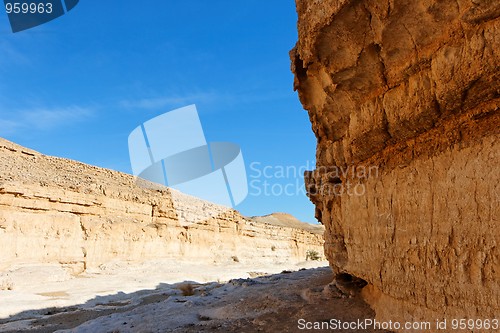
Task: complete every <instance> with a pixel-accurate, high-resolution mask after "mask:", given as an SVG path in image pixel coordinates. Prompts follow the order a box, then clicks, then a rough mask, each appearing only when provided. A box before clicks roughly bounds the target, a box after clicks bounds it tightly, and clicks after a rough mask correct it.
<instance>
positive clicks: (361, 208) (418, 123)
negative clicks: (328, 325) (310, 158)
mask: <svg viewBox="0 0 500 333" xmlns="http://www.w3.org/2000/svg"><path fill="white" fill-rule="evenodd" d="M296 4H297V12H298V16H299V20H298V31H299V41H298V43H297V45H296V47H295V48H294V49H293V50H292V51H291V53H290V54H291V60H292V70H293V72H294V74H295V83H294V85H295V89H296V90H298V93H299V97H300V100H301V102H302V104H303V106H304V108H305V109H306V110H307V111H308V113H309V116H310V120H311V123H312V129H313V131H314V133H315V135H316V137H317V156H316V159H317V165H316V170H314V171H312V172H307V173H306V175H305V177H306V186H307V188H308V192H309V197H310V199H311V200H312V201H313V202H314V204H315V205H316V217H317V219H318V220H320V221H321V222H322V223H323V224H324V225H325V227H326V233H325V253H326V256H327V258H328V260H329V262H330V264H331V267H332V268H333V269H334V271H335V273H337V274H338V276H342V277H344V278H345V277H346V276H349V277H350V278H354V279H361V280H364V281H365V282H367V286H366V287H365V288H364V289H363V290H362V294H363V295H364V296H365V298H366V300H367V301H368V302H369V303H370V304H371V306H372V307H373V308H374V310H375V311H376V313H377V319H378V320H393V321H395V320H399V321H402V322H404V321H407V320H422V321H425V320H428V321H435V319H438V318H449V319H452V318H457V319H461V318H466V319H467V318H483V319H488V318H489V319H491V318H495V317H496V318H500V247H499V245H500V222H499V216H500V209H499V202H500V200H499V199H500V167H499V162H500V156H499V155H500V144H499V143H500V140H499V137H500V135H499V134H500V114H499V110H498V109H499V106H500V99H499V97H500V83H499V78H500V72H499V68H500V17H499V16H500V2H498V1H494V0H472V1H471V0H456V1H451V0H422V1H414V0H406V1H403V0H370V1H368V0H325V1H312V0H297V1H296ZM448 329H450V327H448ZM473 330H474V329H472V330H470V329H466V330H465V331H473ZM404 331H405V332H411V330H404ZM417 331H418V330H417ZM476 331H477V330H476Z"/></svg>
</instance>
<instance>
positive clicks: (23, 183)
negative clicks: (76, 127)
mask: <svg viewBox="0 0 500 333" xmlns="http://www.w3.org/2000/svg"><path fill="white" fill-rule="evenodd" d="M150 185H151V186H150V188H145V187H143V186H137V179H136V178H135V177H133V176H131V175H127V174H124V173H120V172H116V171H112V170H107V169H102V168H98V167H94V166H90V165H86V164H83V163H79V162H75V161H70V160H66V159H62V158H56V157H50V156H45V155H42V154H40V153H38V152H35V151H32V150H29V149H27V148H24V147H21V146H18V145H16V144H13V143H11V142H9V141H7V140H4V139H0V244H1V245H2V251H0V273H1V272H5V271H8V270H9V269H13V268H15V267H20V266H25V265H39V264H42V263H44V264H60V265H62V266H64V267H67V268H68V269H69V270H71V271H72V272H73V273H74V274H78V273H81V272H83V271H84V270H85V269H89V268H96V267H99V266H100V265H103V264H106V263H108V262H111V261H116V260H118V261H128V262H131V263H133V262H138V263H142V262H145V261H147V260H151V259H158V258H169V259H178V260H179V261H182V262H184V263H185V262H193V263H194V262H202V263H218V264H221V263H222V264H223V263H225V262H233V261H238V262H242V263H249V264H251V263H275V262H281V263H283V262H290V263H297V262H302V261H304V260H305V259H306V255H307V251H309V250H312V251H316V252H318V253H320V254H322V252H323V230H324V228H323V226H313V225H309V224H306V223H298V221H296V220H295V222H296V223H295V224H294V225H293V226H292V227H289V226H287V225H283V224H281V225H280V224H279V223H276V221H275V220H276V219H278V220H280V216H281V215H280V214H278V215H277V217H275V216H274V215H271V216H268V217H261V218H258V219H256V218H246V217H244V216H242V215H240V214H239V213H238V212H237V211H235V210H233V209H228V208H226V207H221V206H217V205H215V204H211V203H209V202H206V201H202V200H199V199H197V198H194V197H190V196H187V195H183V194H181V193H178V192H176V195H175V199H176V204H175V206H174V204H173V200H172V191H174V190H171V189H168V188H165V187H158V188H154V186H153V184H150ZM179 217H182V220H183V221H184V222H185V221H191V222H192V223H190V224H186V223H180V222H179ZM287 218H289V219H290V217H289V216H288V217H287ZM0 282H1V281H0ZM0 285H1V283H0Z"/></svg>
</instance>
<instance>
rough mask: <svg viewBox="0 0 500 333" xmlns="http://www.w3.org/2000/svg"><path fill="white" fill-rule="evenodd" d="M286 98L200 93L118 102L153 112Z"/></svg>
mask: <svg viewBox="0 0 500 333" xmlns="http://www.w3.org/2000/svg"><path fill="white" fill-rule="evenodd" d="M284 97H287V95H286V94H283V93H281V92H269V91H266V92H261V91H246V92H239V93H231V94H229V93H224V92H200V93H189V94H184V95H166V96H161V95H160V96H155V97H152V98H143V99H136V100H133V99H125V100H121V101H120V102H119V106H120V107H122V108H125V109H137V110H155V109H166V108H171V107H177V106H184V105H188V104H209V103H210V104H213V103H218V104H236V103H239V104H241V103H243V104H248V103H256V102H262V101H270V100H278V99H282V98H284Z"/></svg>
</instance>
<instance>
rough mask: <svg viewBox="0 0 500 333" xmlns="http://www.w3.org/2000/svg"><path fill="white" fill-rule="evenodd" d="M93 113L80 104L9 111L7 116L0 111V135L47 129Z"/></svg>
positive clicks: (80, 119) (78, 119)
mask: <svg viewBox="0 0 500 333" xmlns="http://www.w3.org/2000/svg"><path fill="white" fill-rule="evenodd" d="M93 114H94V110H93V109H90V108H84V107H80V106H69V107H58V108H35V109H31V110H21V111H17V112H11V113H9V115H8V116H7V115H5V116H4V115H2V114H1V113H0V135H10V134H14V133H17V132H19V131H24V130H30V131H33V130H39V131H47V130H51V129H54V128H56V127H61V126H66V125H70V124H73V123H76V122H79V121H83V120H85V119H88V118H90V117H92V115H93Z"/></svg>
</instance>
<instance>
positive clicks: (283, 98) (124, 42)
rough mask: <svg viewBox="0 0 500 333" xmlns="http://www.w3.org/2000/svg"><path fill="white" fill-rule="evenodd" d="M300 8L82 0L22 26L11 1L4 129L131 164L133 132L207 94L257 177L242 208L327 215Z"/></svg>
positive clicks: (203, 114)
mask: <svg viewBox="0 0 500 333" xmlns="http://www.w3.org/2000/svg"><path fill="white" fill-rule="evenodd" d="M296 20H297V16H296V12H295V4H294V2H293V1H292V0H275V1H233V2H230V1H191V0H187V1H180V2H179V1H144V2H137V1H125V0H124V1H119V2H118V1H99V2H95V1H80V4H79V5H78V6H77V7H75V8H74V9H73V10H72V11H70V12H69V13H67V14H66V15H64V16H62V17H60V18H58V19H56V20H54V21H52V22H49V23H47V24H44V25H42V26H38V27H36V28H33V29H30V30H27V31H24V32H20V33H16V34H13V33H12V32H11V31H10V27H9V23H8V19H7V16H6V14H5V13H3V14H1V15H0V34H1V38H0V54H1V57H0V75H1V77H2V80H1V81H0V136H2V137H5V138H6V139H9V140H12V141H15V142H16V143H19V144H21V145H24V146H28V147H30V148H33V149H36V150H38V151H40V152H42V153H45V154H49V155H55V156H61V157H65V158H71V159H74V160H78V161H82V162H85V163H89V164H93V165H98V166H101V167H105V168H110V169H115V170H119V171H123V172H127V173H131V167H130V162H129V156H128V147H127V138H128V135H129V134H130V132H131V131H132V130H133V129H134V128H135V127H137V126H138V125H139V124H141V123H143V122H144V121H146V120H149V119H151V118H153V117H155V116H157V115H160V114H162V113H164V112H167V111H169V110H172V109H175V108H178V107H182V106H186V105H189V104H196V105H197V108H198V111H199V114H200V118H201V121H202V124H203V127H204V131H205V136H206V138H207V140H208V141H229V142H234V143H237V144H239V145H240V146H241V149H242V152H243V156H244V159H245V163H246V166H247V173H248V176H249V181H250V182H252V181H253V183H252V184H251V186H250V188H249V191H250V193H249V196H248V197H247V199H246V200H245V201H244V202H243V203H242V204H240V205H239V206H238V207H236V208H237V209H238V210H240V211H241V212H242V213H243V214H245V215H264V214H269V213H272V212H276V211H279V212H289V213H291V214H293V215H295V216H297V217H298V218H300V219H301V220H304V221H308V222H315V219H314V208H313V206H312V204H311V203H310V202H309V200H308V199H307V197H306V196H305V195H304V191H303V189H302V185H303V180H302V175H301V174H299V173H302V172H303V170H304V169H306V168H307V169H311V168H313V166H314V156H315V138H314V136H313V133H312V131H311V126H310V123H309V120H308V116H307V112H306V111H304V110H303V108H302V106H301V104H300V102H299V100H298V97H297V95H296V93H295V92H293V89H292V85H293V75H292V73H291V72H290V61H289V57H288V51H289V50H290V49H291V48H292V47H293V46H294V44H295V42H296V40H297V32H296ZM285 169H287V170H285ZM264 171H265V175H264ZM284 171H287V172H284ZM266 183H267V185H266ZM285 185H288V187H286V188H285ZM285 189H286V190H287V192H288V194H285V193H283V192H284V191H285Z"/></svg>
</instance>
